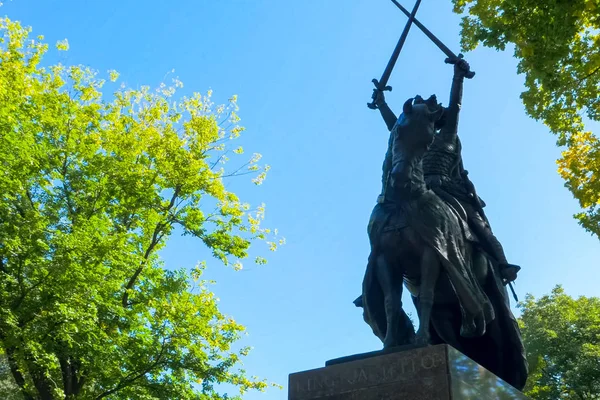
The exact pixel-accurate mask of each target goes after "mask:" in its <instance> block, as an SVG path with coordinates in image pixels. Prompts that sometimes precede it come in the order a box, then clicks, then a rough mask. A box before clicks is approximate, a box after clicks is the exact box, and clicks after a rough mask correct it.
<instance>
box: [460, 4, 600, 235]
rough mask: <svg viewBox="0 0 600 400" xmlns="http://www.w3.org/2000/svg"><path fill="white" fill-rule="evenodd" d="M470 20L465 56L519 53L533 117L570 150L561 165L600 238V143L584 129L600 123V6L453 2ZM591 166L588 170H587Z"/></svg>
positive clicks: (583, 218) (585, 222) (586, 221)
mask: <svg viewBox="0 0 600 400" xmlns="http://www.w3.org/2000/svg"><path fill="white" fill-rule="evenodd" d="M453 3H454V10H455V12H457V13H461V14H464V16H463V20H462V46H463V49H464V50H466V51H468V50H473V49H475V48H476V47H477V45H478V44H479V43H482V44H483V45H485V46H488V47H493V48H496V49H499V50H504V49H505V48H506V45H507V44H513V45H514V56H515V57H516V58H517V59H518V60H519V63H518V67H517V70H518V72H519V73H521V74H525V86H526V90H525V92H523V93H522V94H521V98H522V100H523V104H524V105H525V109H526V111H527V113H528V114H529V115H530V116H531V117H533V118H535V119H537V120H540V121H542V122H544V124H546V125H547V126H548V128H549V129H550V131H551V132H552V133H554V134H555V135H557V144H558V145H559V146H561V147H562V146H564V147H566V150H565V152H563V154H562V158H561V159H560V160H558V165H559V173H560V175H561V176H562V177H563V178H564V179H565V182H566V183H565V186H566V187H567V188H568V189H569V190H571V192H572V193H573V195H574V196H575V198H576V199H577V200H579V203H580V205H581V207H582V208H583V210H584V211H583V212H582V213H580V214H578V215H576V218H577V219H578V220H579V222H580V223H581V225H582V226H583V227H584V228H585V229H586V230H588V231H589V232H592V233H594V234H596V235H597V236H599V237H600V212H599V209H598V206H599V204H600V181H599V178H598V176H600V164H599V158H598V156H599V153H598V148H600V142H599V139H598V136H597V135H594V134H592V133H591V132H589V131H587V130H586V128H585V124H584V121H585V119H586V118H587V119H589V120H591V121H600V53H598V48H599V47H600V17H599V16H600V2H598V1H597V0H572V1H539V0H453ZM582 166H585V167H582Z"/></svg>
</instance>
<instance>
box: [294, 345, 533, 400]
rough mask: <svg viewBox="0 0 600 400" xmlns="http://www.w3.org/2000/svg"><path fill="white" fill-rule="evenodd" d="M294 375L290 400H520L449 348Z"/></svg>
mask: <svg viewBox="0 0 600 400" xmlns="http://www.w3.org/2000/svg"><path fill="white" fill-rule="evenodd" d="M327 364H328V366H326V367H325V368H319V369H314V370H310V371H305V372H298V373H295V374H291V375H290V378H289V396H288V400H313V399H314V400H465V399H468V400H513V399H517V400H521V399H528V397H526V396H525V395H524V394H522V393H521V392H520V391H518V390H516V389H515V388H513V387H512V386H510V385H509V384H508V383H506V382H504V381H503V380H502V379H500V378H498V377H497V376H495V375H494V374H492V373H491V372H489V371H488V370H486V369H485V368H483V367H481V366H480V365H478V364H477V363H475V362H474V361H473V360H471V359H470V358H468V357H466V356H465V355H463V354H462V353H460V352H458V351H457V350H455V349H454V348H452V347H450V346H448V345H437V346H428V347H420V348H413V349H409V350H403V351H396V352H388V353H383V352H375V353H370V354H365V355H357V356H351V357H346V358H344V359H339V360H333V361H330V362H328V363H327Z"/></svg>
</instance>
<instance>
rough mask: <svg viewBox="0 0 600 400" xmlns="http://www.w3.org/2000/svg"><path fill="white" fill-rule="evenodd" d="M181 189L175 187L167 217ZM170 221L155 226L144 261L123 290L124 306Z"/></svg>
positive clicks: (126, 304)
mask: <svg viewBox="0 0 600 400" xmlns="http://www.w3.org/2000/svg"><path fill="white" fill-rule="evenodd" d="M180 190H181V186H177V187H176V188H175V191H174V193H173V197H171V201H170V202H169V205H168V206H167V208H166V210H165V217H168V215H169V212H170V211H171V209H172V208H173V205H175V201H176V200H177V197H178V196H179V192H180ZM169 223H170V221H166V222H159V223H158V224H156V227H155V228H154V232H153V233H152V240H151V241H150V245H149V246H148V248H147V249H146V251H145V253H144V257H143V259H142V261H141V262H140V266H139V267H138V268H137V269H136V270H135V272H134V273H133V276H132V277H131V278H130V279H129V281H128V282H127V285H125V291H124V292H123V297H122V298H121V304H122V305H123V307H127V306H128V305H129V290H131V289H132V288H133V286H134V285H135V283H136V282H137V279H138V277H139V276H140V274H141V273H142V271H143V270H144V267H145V266H146V263H147V262H148V259H149V258H150V255H151V254H152V251H153V250H154V248H155V247H156V246H157V245H158V243H160V241H161V240H162V238H163V236H164V232H163V229H164V228H165V227H166V226H167V225H168V224H169Z"/></svg>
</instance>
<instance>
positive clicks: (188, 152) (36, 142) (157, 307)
mask: <svg viewBox="0 0 600 400" xmlns="http://www.w3.org/2000/svg"><path fill="white" fill-rule="evenodd" d="M0 30H1V31H2V35H3V36H2V41H1V42H0V166H1V171H2V173H0V187H2V197H0V342H1V344H2V347H3V349H4V350H5V351H6V355H7V361H8V363H9V364H10V368H9V369H10V371H11V375H12V379H13V380H14V382H15V383H16V384H17V385H18V387H19V389H20V391H21V394H23V395H24V396H25V397H27V396H30V397H33V398H53V399H59V398H61V399H62V398H69V399H75V398H82V399H84V398H85V399H102V398H106V399H120V398H139V399H156V398H160V399H169V398H173V399H198V398H202V399H225V398H228V397H226V396H224V395H221V394H219V393H218V392H217V391H216V390H215V389H214V387H215V386H216V385H217V384H221V383H228V384H233V385H235V386H237V387H238V388H239V390H240V391H241V392H244V391H247V390H252V389H257V390H263V389H264V388H265V387H266V383H265V382H264V381H262V380H260V379H254V378H252V379H250V378H247V377H246V375H245V373H244V372H243V371H242V370H240V369H239V368H238V365H239V363H240V360H241V357H243V356H244V355H245V354H246V352H247V351H246V350H243V351H241V352H235V351H233V350H232V345H233V343H234V342H235V341H236V340H237V339H238V338H239V336H240V334H241V332H243V330H244V328H243V327H242V326H241V325H239V324H237V323H236V322H235V321H233V320H232V319H231V318H229V317H227V316H225V315H223V314H221V313H220V312H219V310H218V308H217V302H216V300H215V298H214V296H213V295H212V293H211V292H210V291H209V289H208V287H209V282H205V281H202V280H201V274H202V270H203V268H204V265H205V264H201V265H200V266H198V267H197V268H195V269H193V270H192V271H191V273H190V272H188V271H185V270H179V271H174V272H172V271H171V272H168V271H165V270H164V269H163V268H162V262H161V260H160V259H159V257H158V251H159V250H160V249H161V248H162V247H164V246H166V245H167V242H168V238H169V237H170V235H171V234H172V232H173V230H174V228H176V227H177V226H179V227H181V228H182V229H183V231H184V233H185V234H188V235H193V236H195V237H196V238H198V239H199V240H200V241H202V242H204V243H205V244H206V245H207V246H208V247H209V248H210V250H211V251H212V252H213V254H214V256H215V257H216V258H217V259H219V260H221V261H222V262H223V263H224V264H226V265H231V266H233V268H235V269H240V268H241V265H242V264H241V260H242V259H244V258H246V257H248V256H249V249H250V246H251V244H252V243H253V242H255V241H256V240H263V241H265V242H266V245H267V247H268V248H270V249H271V250H275V249H276V247H277V245H276V243H278V242H277V240H276V239H275V238H273V236H274V235H273V234H272V233H271V231H270V230H269V229H266V228H263V227H262V226H261V222H262V220H263V219H264V206H262V205H261V206H260V207H259V208H258V209H256V210H252V209H251V208H250V206H249V205H247V204H245V203H242V202H241V201H240V200H239V198H238V196H237V195H235V194H234V193H232V192H230V191H229V190H227V188H226V187H225V183H224V180H225V179H229V178H232V177H235V176H238V175H242V174H245V173H247V172H251V173H252V174H253V176H254V179H259V180H260V181H262V180H263V179H264V174H265V173H266V172H267V170H268V167H266V166H260V165H259V164H258V163H259V160H260V157H259V156H253V157H252V158H250V159H247V161H246V162H244V161H241V162H240V163H239V164H241V167H237V168H234V169H233V170H232V172H228V171H226V170H225V167H226V166H227V165H228V164H227V163H226V162H225V161H226V160H227V157H226V155H229V154H231V156H232V159H237V158H238V157H244V156H243V151H241V150H237V149H236V148H235V147H234V148H232V150H231V152H230V150H229V147H230V146H229V144H230V142H231V140H234V139H235V138H237V137H239V135H240V133H241V132H242V131H243V129H242V128H241V127H240V126H239V125H238V122H239V117H238V116H237V110H238V108H237V104H236V98H235V97H232V98H231V99H230V101H229V104H227V105H222V106H215V105H214V104H213V103H212V101H211V94H210V92H209V93H208V94H207V95H200V94H197V93H196V94H194V95H192V96H191V97H189V98H185V97H184V98H182V99H181V100H175V99H174V96H175V95H176V93H177V89H178V88H181V87H182V84H181V82H180V81H179V80H178V79H174V80H173V84H172V85H171V86H167V85H161V86H160V87H159V88H158V89H157V90H156V91H154V92H153V91H151V90H150V89H149V88H148V87H142V88H141V89H140V90H131V89H126V88H121V89H119V90H116V91H115V92H114V93H113V100H111V101H107V100H103V97H102V92H101V89H102V88H103V87H104V85H105V81H104V80H103V79H100V78H98V75H97V73H96V72H95V71H93V70H91V69H89V68H86V67H83V66H72V67H65V66H62V65H55V66H50V67H47V68H42V67H40V65H39V63H40V62H41V59H42V57H43V55H44V53H45V52H46V51H47V45H45V44H44V43H42V42H38V41H31V40H29V38H28V33H29V30H28V29H24V28H22V27H21V26H20V25H19V24H18V23H15V22H12V21H10V20H8V19H2V20H0ZM39 40H41V39H39ZM58 47H59V49H60V50H65V51H66V50H67V48H68V42H66V41H63V42H60V43H59V45H58ZM108 75H109V80H110V81H111V82H114V81H116V80H117V79H118V73H116V72H115V71H110V72H109V74H108ZM234 149H235V150H234ZM238 149H239V148H238ZM217 166H219V169H217ZM279 243H281V244H282V243H283V241H282V240H280V241H279ZM256 262H257V263H258V264H262V263H264V259H263V258H257V260H256ZM192 282H193V284H192ZM198 382H201V384H200V386H196V384H197V383H198ZM229 398H230V397H229Z"/></svg>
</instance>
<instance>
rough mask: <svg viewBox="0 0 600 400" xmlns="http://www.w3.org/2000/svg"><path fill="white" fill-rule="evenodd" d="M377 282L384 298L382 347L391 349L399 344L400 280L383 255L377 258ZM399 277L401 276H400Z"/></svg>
mask: <svg viewBox="0 0 600 400" xmlns="http://www.w3.org/2000/svg"><path fill="white" fill-rule="evenodd" d="M376 262H377V280H378V281H379V285H380V287H381V290H382V291H383V297H384V309H385V317H386V323H387V325H386V333H385V338H384V340H383V347H384V348H388V347H393V346H398V345H400V344H404V343H400V338H399V337H398V336H399V335H398V334H399V329H400V326H401V322H402V316H403V312H402V280H400V281H399V280H398V278H397V277H398V271H395V270H394V269H395V267H396V266H395V265H393V264H392V263H391V262H389V259H388V258H386V257H385V255H384V254H380V255H379V256H378V257H377V261H376ZM400 276H402V275H401V274H400Z"/></svg>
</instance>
